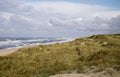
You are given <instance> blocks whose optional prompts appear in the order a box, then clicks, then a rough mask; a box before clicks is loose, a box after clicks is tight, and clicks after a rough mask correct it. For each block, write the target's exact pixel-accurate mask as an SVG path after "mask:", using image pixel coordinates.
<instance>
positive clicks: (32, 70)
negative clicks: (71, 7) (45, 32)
mask: <svg viewBox="0 0 120 77" xmlns="http://www.w3.org/2000/svg"><path fill="white" fill-rule="evenodd" d="M92 66H95V67H97V68H98V69H97V70H95V71H94V72H97V71H102V70H104V69H105V68H108V67H113V68H115V69H117V70H118V71H120V69H119V68H120V34H116V35H97V36H91V37H87V38H81V39H76V40H75V41H72V42H68V43H63V44H53V45H39V46H35V47H31V48H22V49H19V50H18V52H15V53H13V54H12V55H9V56H6V57H0V77H2V76H4V77H47V76H49V75H54V74H58V73H71V72H73V71H76V72H78V73H86V71H85V70H86V69H87V68H90V67H92Z"/></svg>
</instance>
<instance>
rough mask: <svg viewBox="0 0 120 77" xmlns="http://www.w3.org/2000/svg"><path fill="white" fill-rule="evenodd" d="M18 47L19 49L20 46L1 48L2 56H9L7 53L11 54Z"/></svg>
mask: <svg viewBox="0 0 120 77" xmlns="http://www.w3.org/2000/svg"><path fill="white" fill-rule="evenodd" d="M18 49H19V48H13V49H3V50H0V56H7V55H9V54H12V53H14V52H15V51H17V50H18Z"/></svg>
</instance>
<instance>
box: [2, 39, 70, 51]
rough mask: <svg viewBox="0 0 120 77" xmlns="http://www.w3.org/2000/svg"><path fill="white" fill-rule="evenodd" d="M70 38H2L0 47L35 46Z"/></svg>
mask: <svg viewBox="0 0 120 77" xmlns="http://www.w3.org/2000/svg"><path fill="white" fill-rule="evenodd" d="M70 40H71V39H69V38H43V39H42V38H37V39H36V38H31V39H30V38H17V39H16V38H12V39H11V38H5V39H4V40H3V39H2V40H1V38H0V49H10V48H20V47H24V46H34V45H41V44H52V43H59V42H65V41H70Z"/></svg>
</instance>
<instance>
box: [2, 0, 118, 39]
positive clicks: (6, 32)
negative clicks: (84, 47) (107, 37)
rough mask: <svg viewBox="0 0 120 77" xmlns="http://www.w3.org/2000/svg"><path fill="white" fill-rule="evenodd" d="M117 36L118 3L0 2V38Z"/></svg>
mask: <svg viewBox="0 0 120 77" xmlns="http://www.w3.org/2000/svg"><path fill="white" fill-rule="evenodd" d="M109 33H110V34H112V33H120V0H0V37H81V36H89V35H94V34H109Z"/></svg>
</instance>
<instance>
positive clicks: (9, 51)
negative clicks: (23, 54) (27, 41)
mask: <svg viewBox="0 0 120 77" xmlns="http://www.w3.org/2000/svg"><path fill="white" fill-rule="evenodd" d="M73 40H75V39H69V40H66V41H60V42H52V43H44V44H39V45H50V44H56V43H66V42H71V41H73ZM34 46H38V45H30V46H29V45H28V46H23V47H16V48H10V49H0V57H4V56H7V55H10V54H12V53H14V52H16V51H17V50H19V49H20V48H27V47H34Z"/></svg>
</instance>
